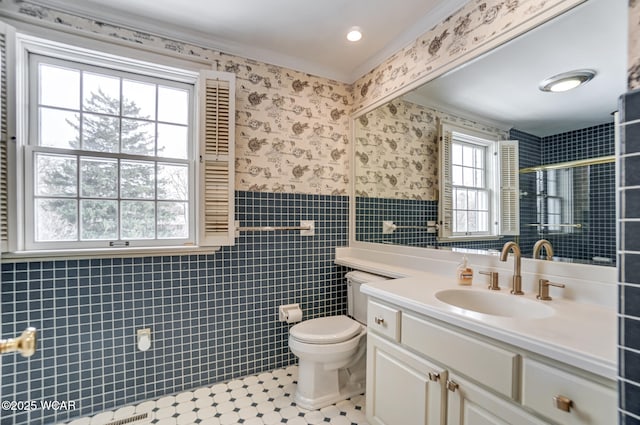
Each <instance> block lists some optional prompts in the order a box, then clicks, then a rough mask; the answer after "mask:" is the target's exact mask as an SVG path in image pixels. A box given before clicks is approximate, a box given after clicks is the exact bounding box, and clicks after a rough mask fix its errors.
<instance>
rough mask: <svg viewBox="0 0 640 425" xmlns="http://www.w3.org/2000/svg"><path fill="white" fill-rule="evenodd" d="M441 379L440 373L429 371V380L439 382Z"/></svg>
mask: <svg viewBox="0 0 640 425" xmlns="http://www.w3.org/2000/svg"><path fill="white" fill-rule="evenodd" d="M439 379H440V374H439V373H433V372H429V380H430V381H433V382H438V380H439Z"/></svg>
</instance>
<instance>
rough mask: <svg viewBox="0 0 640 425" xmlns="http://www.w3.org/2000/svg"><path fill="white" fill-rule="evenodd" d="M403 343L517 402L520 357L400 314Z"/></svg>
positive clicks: (416, 318) (422, 320) (414, 317)
mask: <svg viewBox="0 0 640 425" xmlns="http://www.w3.org/2000/svg"><path fill="white" fill-rule="evenodd" d="M402 343H403V344H404V345H406V346H407V347H410V348H413V349H414V350H416V351H418V352H420V353H422V354H424V355H426V356H428V357H430V358H432V359H433V360H436V361H439V362H442V363H443V364H446V365H447V367H450V368H452V369H455V370H456V371H457V372H459V373H461V374H464V375H466V376H468V377H470V378H472V379H475V380H476V381H478V382H480V383H482V384H484V385H486V386H488V387H490V388H491V389H493V390H495V391H497V392H499V393H501V394H504V395H505V396H507V397H510V398H513V399H516V398H517V396H518V376H519V374H518V366H519V358H520V356H519V355H518V354H516V353H512V352H510V351H508V350H504V349H502V348H500V347H495V346H493V345H490V344H487V343H484V342H482V341H477V340H475V339H473V338H470V337H468V336H466V335H462V334H460V333H458V332H456V331H453V330H450V329H447V328H445V327H442V326H439V325H436V324H434V323H431V322H429V321H426V320H424V319H421V318H419V317H416V316H412V315H411V314H407V313H403V318H402Z"/></svg>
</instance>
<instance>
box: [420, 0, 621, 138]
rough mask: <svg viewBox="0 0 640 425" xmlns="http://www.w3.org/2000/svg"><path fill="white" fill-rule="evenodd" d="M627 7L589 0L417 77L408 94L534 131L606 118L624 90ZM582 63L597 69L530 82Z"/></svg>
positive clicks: (579, 125) (542, 132)
mask: <svg viewBox="0 0 640 425" xmlns="http://www.w3.org/2000/svg"><path fill="white" fill-rule="evenodd" d="M627 13H628V5H627V4H626V2H623V1H613V2H612V1H611V0H589V1H587V2H586V3H584V4H583V5H581V6H579V7H576V8H575V9H573V10H571V11H570V12H568V13H566V14H564V15H562V16H560V17H558V18H556V19H554V20H553V21H551V22H549V23H547V24H545V25H542V26H540V27H538V28H536V29H534V30H532V31H530V32H529V33H527V34H525V35H523V36H521V37H519V38H517V39H515V40H513V41H511V42H509V43H507V44H506V45H504V46H502V47H500V48H498V49H495V50H493V51H492V52H489V54H487V55H485V56H483V57H481V58H479V59H477V60H475V61H473V62H471V63H469V64H466V65H465V66H463V67H461V68H459V69H456V70H454V71H453V72H451V73H449V74H447V75H445V76H442V77H440V78H437V79H436V80H434V81H431V82H429V83H427V84H425V85H424V86H423V87H422V88H420V89H418V90H416V91H415V92H414V93H411V95H409V99H411V100H412V101H414V102H419V103H422V104H425V105H429V106H433V107H436V108H439V109H444V110H446V111H449V112H458V113H459V112H460V111H464V112H465V113H466V115H467V116H469V117H471V118H474V117H482V118H484V119H486V120H489V121H492V122H494V123H498V124H500V125H502V126H504V127H505V128H511V127H515V128H517V129H518V130H522V131H525V132H527V133H531V134H535V135H537V136H539V137H544V136H548V135H552V134H558V133H562V132H566V131H572V130H577V129H581V128H586V127H590V126H593V125H597V124H603V123H605V122H611V121H613V116H612V115H611V113H612V112H614V111H616V110H617V109H618V98H619V96H620V95H621V94H623V93H624V92H626V82H627V81H626V79H627V71H626V68H627V37H628V31H627ZM585 68H586V69H593V70H595V71H596V72H597V75H596V77H595V78H594V79H593V80H592V81H590V82H589V83H587V84H586V85H584V86H582V87H578V88H577V89H575V90H571V91H568V92H565V93H545V92H542V91H540V90H538V85H539V83H540V82H541V81H543V80H544V79H546V78H548V77H551V76H553V75H557V74H560V73H563V72H567V71H572V70H577V69H585Z"/></svg>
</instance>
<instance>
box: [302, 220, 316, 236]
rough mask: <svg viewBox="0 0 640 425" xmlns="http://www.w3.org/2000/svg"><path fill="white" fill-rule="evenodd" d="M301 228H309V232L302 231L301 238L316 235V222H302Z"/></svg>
mask: <svg viewBox="0 0 640 425" xmlns="http://www.w3.org/2000/svg"><path fill="white" fill-rule="evenodd" d="M300 227H309V230H300V236H313V235H315V234H316V222H315V221H313V220H302V221H300Z"/></svg>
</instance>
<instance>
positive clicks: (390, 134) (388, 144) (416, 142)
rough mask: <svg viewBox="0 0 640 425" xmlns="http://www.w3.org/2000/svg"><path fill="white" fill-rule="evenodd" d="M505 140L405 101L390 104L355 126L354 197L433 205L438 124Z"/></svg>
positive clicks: (481, 127)
mask: <svg viewBox="0 0 640 425" xmlns="http://www.w3.org/2000/svg"><path fill="white" fill-rule="evenodd" d="M442 121H447V122H450V123H452V124H457V125H459V126H463V127H466V128H472V129H477V130H481V131H483V132H486V133H492V134H495V135H496V137H497V138H501V139H503V138H505V137H506V134H505V133H504V132H503V131H501V130H499V129H497V128H492V127H488V126H485V125H483V124H480V123H476V122H473V121H470V120H468V119H463V118H459V117H456V116H453V115H450V114H445V113H442V112H439V111H436V110H435V109H431V108H427V107H425V106H422V105H418V104H416V103H413V102H409V101H407V100H404V99H396V100H392V101H390V102H388V103H386V104H384V105H382V106H379V107H378V108H376V109H374V110H372V111H370V112H368V113H366V114H364V115H362V116H360V117H359V118H358V119H357V120H356V122H355V159H354V166H355V179H356V181H355V191H356V196H361V197H368V198H388V199H413V200H426V201H432V200H437V198H438V196H437V191H438V161H439V159H438V131H439V123H440V122H442Z"/></svg>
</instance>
